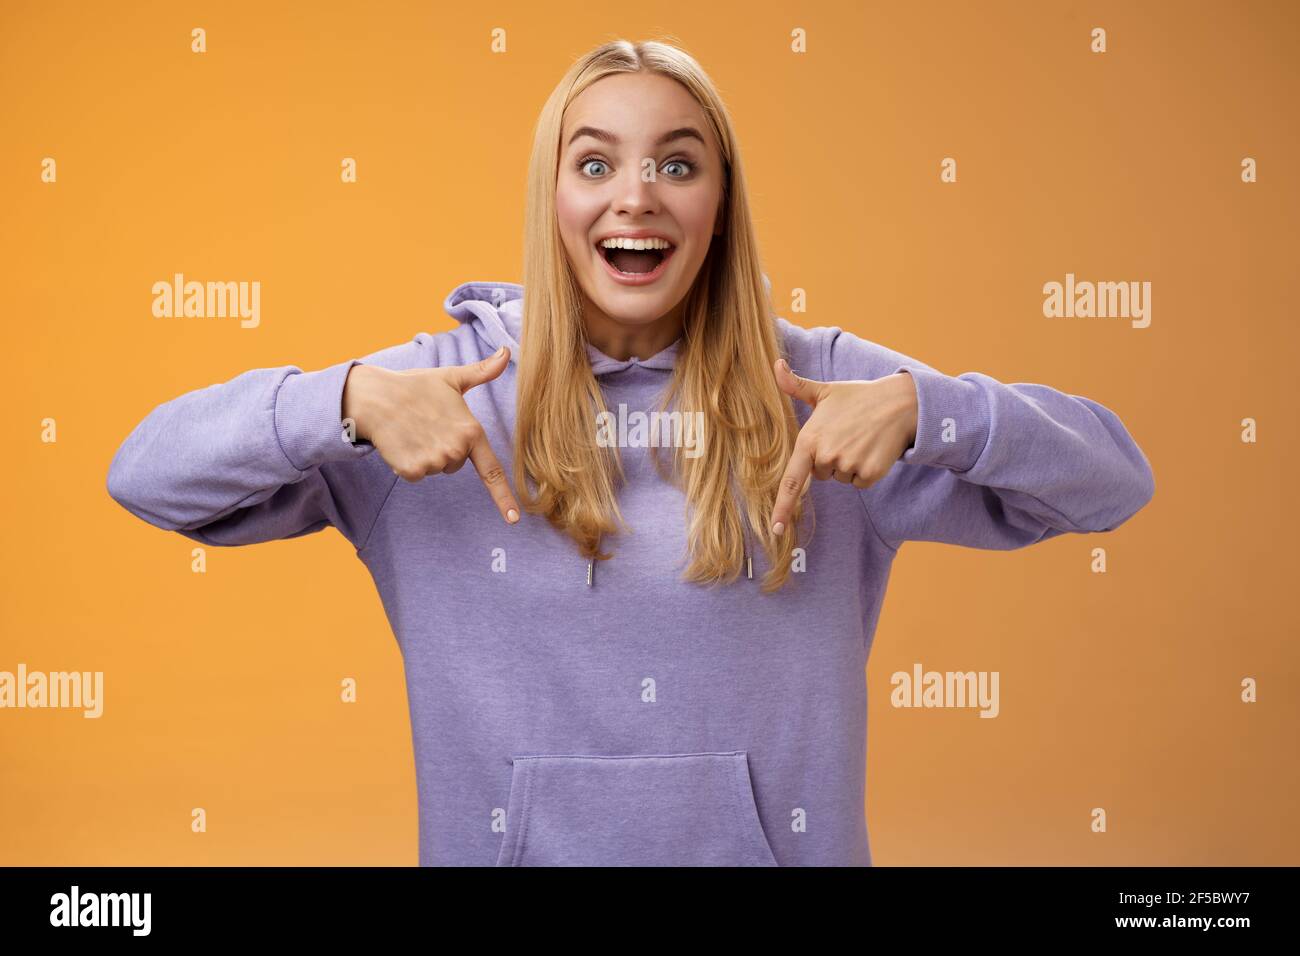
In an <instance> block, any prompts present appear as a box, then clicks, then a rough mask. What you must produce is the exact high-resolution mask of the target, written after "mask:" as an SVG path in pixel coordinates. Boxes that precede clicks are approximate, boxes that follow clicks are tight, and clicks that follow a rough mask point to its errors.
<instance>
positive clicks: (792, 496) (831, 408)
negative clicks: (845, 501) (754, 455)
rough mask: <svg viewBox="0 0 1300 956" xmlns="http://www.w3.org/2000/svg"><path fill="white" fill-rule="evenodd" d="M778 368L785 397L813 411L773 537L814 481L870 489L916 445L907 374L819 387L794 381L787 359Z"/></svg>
mask: <svg viewBox="0 0 1300 956" xmlns="http://www.w3.org/2000/svg"><path fill="white" fill-rule="evenodd" d="M775 368H776V383H777V385H779V386H780V388H781V391H783V392H785V393H786V394H787V395H789V396H790V397H791V398H797V399H799V400H800V401H802V402H805V403H807V404H808V405H811V406H812V407H813V413H812V415H811V416H810V417H809V418H808V421H807V422H805V423H804V426H803V428H801V429H800V430H799V437H798V438H797V439H796V440H795V444H794V454H793V455H792V456H791V457H790V463H789V464H788V465H786V468H785V474H784V475H782V476H781V487H780V489H779V490H778V491H777V496H776V505H775V507H773V509H772V533H773V534H777V535H779V534H781V533H783V532H784V531H785V525H786V523H787V522H788V521H789V520H790V515H791V514H792V513H793V511H794V505H795V502H796V501H797V500H798V499H799V498H800V497H802V496H803V494H804V492H806V491H807V490H808V485H809V484H810V483H811V482H812V479H813V478H817V479H818V480H819V481H826V480H827V479H829V478H834V479H835V480H836V481H842V482H844V483H846V484H851V485H853V487H855V488H868V487H870V486H871V485H873V484H875V483H876V482H877V481H879V480H880V479H881V478H883V477H885V475H887V474H888V473H889V469H890V468H892V467H893V465H894V462H896V461H898V459H899V458H901V457H902V455H903V452H905V451H907V449H908V448H909V447H911V445H912V442H913V441H915V440H916V415H917V403H916V383H915V382H914V381H913V380H912V376H911V375H909V374H908V373H907V372H897V373H895V374H893V375H887V376H885V377H884V378H880V379H876V380H874V381H870V382H865V381H864V382H818V381H815V380H814V379H810V378H800V377H799V376H798V375H795V374H794V372H793V371H791V370H790V366H789V365H788V364H787V363H786V361H785V359H779V360H778V361H777V363H776V366H775Z"/></svg>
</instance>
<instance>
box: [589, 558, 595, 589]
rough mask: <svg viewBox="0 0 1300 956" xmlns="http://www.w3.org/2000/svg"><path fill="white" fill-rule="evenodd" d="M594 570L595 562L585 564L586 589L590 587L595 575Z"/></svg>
mask: <svg viewBox="0 0 1300 956" xmlns="http://www.w3.org/2000/svg"><path fill="white" fill-rule="evenodd" d="M595 570H596V562H594V561H588V562H587V587H591V579H592V576H593V575H594V574H595Z"/></svg>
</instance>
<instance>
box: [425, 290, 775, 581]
mask: <svg viewBox="0 0 1300 956" xmlns="http://www.w3.org/2000/svg"><path fill="white" fill-rule="evenodd" d="M763 286H764V288H765V289H766V290H767V292H768V294H769V295H770V294H771V291H772V282H771V280H769V279H768V277H767V275H766V274H764V275H763ZM443 308H444V309H446V310H447V314H448V315H450V316H451V317H452V318H454V319H455V320H456V321H458V322H460V323H461V324H463V325H468V326H470V327H471V328H473V329H474V331H475V332H477V333H478V336H479V338H480V339H482V340H483V341H484V342H486V343H487V346H488V348H487V349H486V350H485V351H484V356H487V355H490V354H492V353H493V352H495V351H496V350H497V349H499V348H500V347H501V346H503V345H505V346H508V347H509V348H510V362H511V364H517V362H518V358H519V353H520V341H521V340H522V339H523V308H524V287H523V286H522V285H520V284H519V283H517V282H463V283H461V284H460V285H458V286H456V288H454V289H452V290H451V292H450V293H448V295H447V298H446V300H445V301H444V302H443ZM681 343H682V340H681V339H680V338H678V339H677V341H676V342H674V343H673V344H672V345H670V346H668V347H667V348H666V349H664V350H663V351H662V352H659V353H658V354H656V355H652V356H650V357H649V358H639V357H637V356H633V357H632V358H629V359H615V358H611V357H610V356H608V355H606V354H605V353H604V352H602V351H600V350H599V349H598V348H596V347H595V346H594V345H592V344H591V343H590V342H588V343H587V344H586V348H587V358H588V360H589V361H590V362H591V371H592V373H593V374H595V375H596V377H597V378H600V377H602V376H611V375H614V374H616V373H619V372H629V370H630V374H631V375H632V376H633V377H639V375H638V370H639V369H650V370H654V371H656V372H658V373H660V374H665V373H667V372H670V371H672V369H673V368H674V367H675V366H676V364H677V355H678V353H679V351H680V348H681ZM597 547H598V548H599V545H597ZM744 551H745V554H744V559H743V564H742V573H744V574H745V576H746V577H747V578H749V579H752V578H753V576H754V565H753V557H752V551H751V542H750V536H749V529H748V528H746V529H745V549H744ZM595 573H596V563H595V562H594V561H589V562H587V585H588V586H589V587H590V586H592V585H594V584H595Z"/></svg>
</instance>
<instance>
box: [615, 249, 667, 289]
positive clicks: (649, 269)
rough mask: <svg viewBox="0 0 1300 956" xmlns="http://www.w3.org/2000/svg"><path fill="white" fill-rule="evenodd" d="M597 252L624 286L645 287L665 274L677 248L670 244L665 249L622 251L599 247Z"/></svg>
mask: <svg viewBox="0 0 1300 956" xmlns="http://www.w3.org/2000/svg"><path fill="white" fill-rule="evenodd" d="M596 251H597V252H598V253H599V254H600V257H601V258H602V259H603V260H604V261H605V267H606V269H607V271H608V272H609V274H610V275H611V276H612V277H613V278H614V279H615V280H617V281H619V282H621V283H623V284H624V285H643V284H645V283H647V282H653V281H654V280H655V279H657V278H658V277H659V276H660V275H662V274H663V271H664V267H665V266H666V265H667V263H668V260H669V259H671V258H672V256H673V253H674V252H676V251H677V247H676V246H674V245H671V244H670V245H668V246H667V248H664V249H621V248H615V247H607V246H601V245H597V246H596Z"/></svg>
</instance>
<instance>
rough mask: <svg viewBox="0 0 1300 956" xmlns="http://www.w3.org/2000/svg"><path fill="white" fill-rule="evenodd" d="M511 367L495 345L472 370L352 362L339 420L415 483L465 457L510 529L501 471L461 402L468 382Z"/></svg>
mask: <svg viewBox="0 0 1300 956" xmlns="http://www.w3.org/2000/svg"><path fill="white" fill-rule="evenodd" d="M508 364H510V351H509V349H507V348H506V347H504V346H502V347H501V349H500V350H498V351H497V353H496V354H495V355H491V356H489V357H488V358H485V359H483V360H482V361H480V362H475V363H473V364H472V365H449V366H445V367H442V368H421V369H410V370H408V371H405V372H394V371H392V370H391V369H386V368H381V367H379V366H377V365H354V366H352V368H351V369H350V370H349V371H348V378H347V382H346V383H345V384H344V386H343V417H344V418H345V419H351V421H352V422H353V423H354V426H355V434H356V437H357V438H362V439H365V440H366V441H368V442H370V443H371V444H372V445H374V446H375V450H376V451H377V452H379V454H380V456H381V457H382V458H383V459H384V461H386V462H387V463H388V466H389V467H390V468H392V469H393V471H394V472H395V473H396V474H397V475H399V476H400V477H402V478H404V479H406V480H407V481H411V482H415V481H419V480H420V479H422V478H424V477H425V476H426V475H437V474H448V475H450V474H452V473H454V472H456V471H459V470H460V469H461V467H462V466H463V465H464V464H465V459H466V458H468V459H469V460H470V461H472V462H473V463H474V469H475V470H476V471H477V472H478V474H479V477H480V478H481V479H483V483H484V484H485V485H487V489H488V491H489V492H490V493H491V495H492V500H493V501H495V502H496V505H497V508H498V510H499V511H500V512H501V516H502V517H503V518H505V519H506V521H508V522H510V523H511V524H514V523H515V522H516V521H518V520H519V504H518V502H516V501H515V496H514V491H513V490H512V489H511V487H510V481H509V479H508V478H507V477H506V473H505V469H504V468H502V467H501V462H500V461H498V460H497V456H496V455H495V454H494V453H493V451H492V446H491V445H490V444H488V439H487V433H486V432H484V430H483V426H482V425H481V424H479V421H478V419H476V418H475V417H474V415H473V413H471V412H470V410H469V406H468V405H466V404H465V399H464V398H463V397H462V396H463V395H464V394H465V392H467V391H469V390H470V389H471V388H473V387H474V386H475V385H482V384H483V383H484V382H489V381H491V380H492V379H494V378H496V377H497V376H498V375H500V374H501V373H502V372H503V371H504V370H505V368H506V366H507V365H508Z"/></svg>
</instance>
